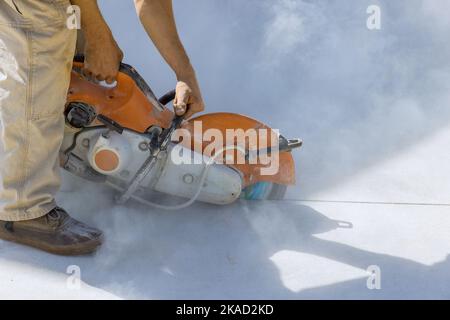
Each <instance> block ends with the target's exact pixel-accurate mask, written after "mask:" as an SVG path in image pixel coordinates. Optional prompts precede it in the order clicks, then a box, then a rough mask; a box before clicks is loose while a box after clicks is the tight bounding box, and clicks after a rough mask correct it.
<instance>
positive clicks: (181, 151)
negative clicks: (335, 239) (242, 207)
mask: <svg viewBox="0 0 450 320" xmlns="http://www.w3.org/2000/svg"><path fill="white" fill-rule="evenodd" d="M82 68H83V59H82V58H76V59H75V61H74V64H73V69H72V75H71V83H70V88H69V91H68V96H67V104H66V107H65V113H64V114H65V118H66V129H65V135H64V141H63V144H62V147H61V152H60V159H61V166H62V167H63V168H64V169H66V170H67V171H69V172H71V173H73V174H75V175H77V176H80V177H82V178H84V179H87V180H89V181H95V182H101V183H105V184H107V185H109V186H111V187H113V188H115V189H116V190H117V191H118V195H117V197H116V201H117V202H118V203H125V202H126V201H128V200H129V199H135V200H138V201H140V202H143V203H146V204H150V205H155V206H160V207H162V208H169V207H170V208H181V207H182V206H184V205H189V204H191V203H192V202H194V201H203V202H207V203H212V204H221V205H224V204H229V203H232V202H234V201H235V200H236V199H238V198H244V199H250V200H259V199H282V198H283V197H284V194H285V192H286V188H287V186H289V185H292V184H294V183H295V167H294V160H293V157H292V154H291V150H292V149H294V148H297V147H300V146H301V145H302V141H301V140H300V139H293V140H288V139H286V138H284V137H283V136H282V135H280V134H279V133H278V131H277V130H273V129H271V128H270V127H268V126H266V125H264V124H263V123H261V122H259V121H257V120H254V119H251V118H249V117H246V116H243V115H239V114H234V113H225V112H221V113H210V114H205V115H201V116H198V117H196V118H193V119H189V120H184V119H183V118H182V117H177V116H175V114H174V113H173V112H172V111H171V110H170V109H169V108H167V107H166V105H167V104H169V103H170V102H171V101H172V100H173V99H174V96H175V92H174V91H171V92H169V93H167V94H165V95H164V96H162V97H161V98H159V99H158V98H156V96H155V95H154V93H153V92H152V90H151V89H150V87H149V86H148V85H147V83H146V82H145V81H144V79H143V78H142V77H141V76H140V75H139V74H138V72H137V71H136V70H135V69H134V68H133V67H131V66H129V65H127V64H121V67H120V71H119V74H118V76H117V81H116V82H115V83H114V84H113V85H107V84H106V83H101V82H97V83H95V82H92V81H89V80H88V79H86V78H85V77H84V76H83V75H82V72H81V70H82ZM164 195H169V196H171V197H178V198H184V200H180V201H184V202H183V204H181V205H176V206H167V205H161V204H158V203H157V202H158V201H160V200H161V199H162V198H163V196H164ZM157 200H158V201H157Z"/></svg>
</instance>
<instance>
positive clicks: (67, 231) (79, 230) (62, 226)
mask: <svg viewBox="0 0 450 320" xmlns="http://www.w3.org/2000/svg"><path fill="white" fill-rule="evenodd" d="M0 239H2V240H8V241H13V242H17V243H20V244H24V245H27V246H31V247H35V248H38V249H41V250H44V251H47V252H50V253H54V254H59V255H66V256H74V255H83V254H88V253H92V252H94V251H95V250H96V249H97V248H98V247H99V246H100V245H101V244H102V232H101V231H100V230H97V229H94V228H91V227H89V226H87V225H85V224H84V223H82V222H79V221H77V220H75V219H73V218H71V217H70V216H69V214H68V213H67V212H66V211H64V209H62V208H59V207H56V208H55V209H53V210H52V211H50V212H49V213H48V214H47V215H45V216H43V217H40V218H38V219H33V220H26V221H18V222H8V221H0Z"/></svg>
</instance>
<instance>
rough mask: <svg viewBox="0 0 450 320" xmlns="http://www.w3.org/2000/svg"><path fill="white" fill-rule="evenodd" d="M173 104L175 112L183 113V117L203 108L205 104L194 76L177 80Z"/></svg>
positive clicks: (179, 114) (188, 116)
mask: <svg viewBox="0 0 450 320" xmlns="http://www.w3.org/2000/svg"><path fill="white" fill-rule="evenodd" d="M173 106H174V109H175V113H176V114H177V115H178V116H182V115H184V118H185V119H188V118H190V117H192V115H193V114H194V113H197V112H201V111H203V110H204V109H205V104H204V103H203V98H202V95H201V92H200V88H199V86H198V84H197V79H196V78H195V77H193V78H192V79H186V80H185V81H178V83H177V87H176V94H175V100H174V102H173Z"/></svg>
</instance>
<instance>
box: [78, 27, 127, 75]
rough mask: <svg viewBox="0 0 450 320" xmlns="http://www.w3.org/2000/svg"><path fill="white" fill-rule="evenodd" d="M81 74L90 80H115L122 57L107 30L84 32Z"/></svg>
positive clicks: (120, 51)
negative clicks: (92, 32) (84, 41)
mask: <svg viewBox="0 0 450 320" xmlns="http://www.w3.org/2000/svg"><path fill="white" fill-rule="evenodd" d="M85 39H86V43H85V47H84V56H85V57H84V70H83V74H84V75H85V76H86V77H88V78H89V79H92V80H97V81H103V80H105V81H106V83H108V84H111V83H113V82H114V81H115V80H116V77H117V73H118V71H119V66H120V62H121V61H122V59H123V53H122V50H120V48H119V46H118V45H117V43H116V41H115V40H114V38H113V36H112V34H111V32H110V31H109V30H103V31H102V32H99V30H97V33H96V34H89V33H86V34H85Z"/></svg>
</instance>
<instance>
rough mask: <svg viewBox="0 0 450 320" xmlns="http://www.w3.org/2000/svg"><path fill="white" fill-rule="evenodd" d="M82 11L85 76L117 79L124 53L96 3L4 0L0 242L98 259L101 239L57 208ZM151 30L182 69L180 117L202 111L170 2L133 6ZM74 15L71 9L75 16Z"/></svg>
mask: <svg viewBox="0 0 450 320" xmlns="http://www.w3.org/2000/svg"><path fill="white" fill-rule="evenodd" d="M70 5H77V6H79V8H80V9H81V29H82V32H83V34H84V40H85V41H84V44H83V51H84V55H85V69H84V74H85V75H86V76H88V77H91V78H92V79H96V80H99V81H101V80H105V81H106V82H108V83H111V82H114V80H115V77H116V75H117V72H118V69H119V64H120V62H121V60H122V57H123V54H122V51H121V50H120V48H119V47H118V45H117V43H116V41H115V40H114V38H113V35H112V33H111V31H110V29H109V27H108V25H107V24H106V22H105V20H104V19H103V17H102V15H101V12H100V10H99V7H98V5H97V1H95V0H72V1H69V0H40V1H36V0H0V128H1V136H0V239H3V240H9V241H14V242H17V243H21V244H24V245H28V246H32V247H35V248H39V249H42V250H45V251H48V252H51V253H55V254H62V255H79V254H87V253H91V252H94V251H95V250H96V249H97V248H98V247H99V246H100V244H101V243H102V232H101V231H99V230H97V229H95V228H92V227H89V226H87V225H86V224H84V223H82V222H79V221H77V220H75V219H73V218H71V217H70V216H69V214H68V213H67V212H66V211H65V210H64V209H62V208H60V207H58V206H57V204H56V202H55V194H56V193H57V192H58V189H59V186H60V176H59V165H58V154H59V148H60V146H61V143H62V139H63V133H64V116H63V108H64V105H65V101H66V94H67V90H68V86H69V81H70V72H71V68H72V60H73V56H74V53H75V46H76V38H77V31H76V30H74V29H71V28H68V27H67V23H66V21H67V19H68V15H67V12H68V9H69V8H70ZM135 6H136V10H137V13H138V17H139V18H140V20H141V22H142V24H143V26H144V28H145V30H146V31H147V33H148V35H149V37H150V38H151V40H152V41H153V43H154V44H155V46H156V47H157V48H158V50H159V51H160V53H161V55H162V56H163V58H164V59H165V60H166V61H167V63H168V64H169V65H170V67H171V68H172V69H173V71H174V72H175V75H176V77H177V80H178V83H177V86H176V98H175V101H174V107H175V112H176V113H177V114H178V115H183V114H185V117H190V116H192V114H194V113H196V112H199V111H202V110H203V109H204V104H203V100H202V96H201V92H200V89H199V86H198V83H197V79H196V75H195V72H194V69H193V67H192V65H191V63H190V61H189V58H188V56H187V54H186V52H185V50H184V48H183V45H182V43H181V41H180V39H179V36H178V33H177V30H176V26H175V19H174V15H173V9H172V1H171V0H135ZM69 11H70V10H69Z"/></svg>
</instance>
